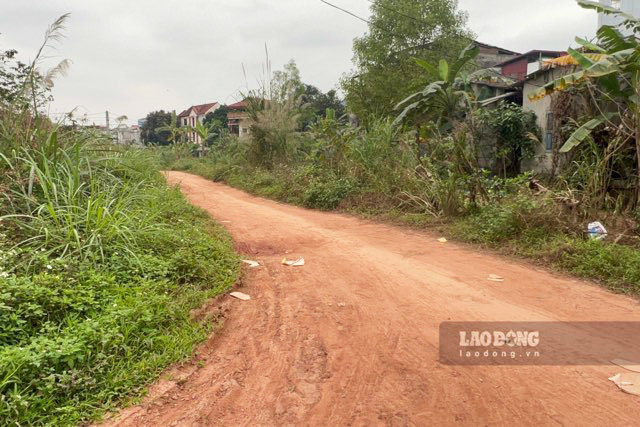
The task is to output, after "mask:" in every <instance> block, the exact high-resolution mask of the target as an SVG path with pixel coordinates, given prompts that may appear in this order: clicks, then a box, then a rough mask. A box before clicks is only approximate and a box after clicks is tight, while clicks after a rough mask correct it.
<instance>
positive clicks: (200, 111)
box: [178, 102, 218, 117]
mask: <svg viewBox="0 0 640 427" xmlns="http://www.w3.org/2000/svg"><path fill="white" fill-rule="evenodd" d="M216 105H218V103H217V102H212V103H210V104H202V105H192V106H191V107H189V108H188V109H187V110H184V111H183V112H182V113H180V114H178V117H187V116H189V115H190V114H191V112H194V113H196V114H197V115H198V116H202V115H204V114H205V113H206V112H207V111H209V110H210V109H212V108H213V107H215V106H216Z"/></svg>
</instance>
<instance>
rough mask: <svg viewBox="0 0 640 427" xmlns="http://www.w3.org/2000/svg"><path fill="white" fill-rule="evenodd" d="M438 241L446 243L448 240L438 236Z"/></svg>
mask: <svg viewBox="0 0 640 427" xmlns="http://www.w3.org/2000/svg"><path fill="white" fill-rule="evenodd" d="M438 242H440V243H447V242H448V240H447V239H445V238H444V237H441V238H439V239H438Z"/></svg>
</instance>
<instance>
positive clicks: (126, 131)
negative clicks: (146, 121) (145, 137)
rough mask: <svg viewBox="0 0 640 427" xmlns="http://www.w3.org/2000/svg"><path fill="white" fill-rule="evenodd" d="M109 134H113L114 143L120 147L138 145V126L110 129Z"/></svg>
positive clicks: (139, 139) (139, 141) (121, 126)
mask: <svg viewBox="0 0 640 427" xmlns="http://www.w3.org/2000/svg"><path fill="white" fill-rule="evenodd" d="M110 133H111V134H114V133H115V142H116V143H117V144H120V145H140V144H141V143H142V142H141V141H142V140H141V138H140V126H138V125H132V126H127V125H124V124H123V125H120V126H118V127H117V128H115V129H112V130H111V132H110Z"/></svg>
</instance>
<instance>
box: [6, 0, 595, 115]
mask: <svg viewBox="0 0 640 427" xmlns="http://www.w3.org/2000/svg"><path fill="white" fill-rule="evenodd" d="M332 1H333V2H334V3H336V4H339V5H340V6H342V7H344V8H346V9H349V10H351V11H353V12H354V13H356V14H358V15H360V16H363V17H367V16H368V13H369V12H368V10H369V3H368V2H367V1H366V0H332ZM4 3H6V4H3V6H2V7H3V13H2V16H0V28H2V34H1V35H0V49H3V48H5V49H6V48H16V49H18V50H19V51H20V53H21V54H22V58H25V59H26V58H28V57H29V55H33V53H34V52H35V50H36V48H37V46H38V44H39V42H40V41H41V39H42V34H43V33H44V30H45V28H46V26H47V25H48V24H49V23H50V22H52V21H53V20H54V19H55V18H56V17H58V16H59V15H61V14H63V13H66V12H70V13H71V18H70V19H69V21H68V30H67V33H66V34H67V39H66V40H65V41H64V42H63V44H62V45H61V47H60V48H59V49H58V51H57V52H56V54H55V55H56V58H52V60H51V63H54V61H55V60H59V59H61V58H70V59H71V60H73V62H74V63H73V66H72V68H71V72H70V74H69V76H68V77H66V78H61V79H60V80H59V81H58V83H57V86H56V88H55V89H54V96H55V99H56V100H55V102H54V104H53V106H52V111H55V112H61V111H69V110H71V109H73V108H74V107H76V106H82V107H83V108H82V109H81V110H80V111H87V112H89V113H96V115H95V116H92V117H96V119H98V121H99V120H102V121H103V119H102V116H101V115H100V114H98V113H101V112H103V111H104V110H109V111H111V112H112V114H113V116H117V115H122V114H125V115H127V116H129V118H130V119H132V121H134V120H135V119H137V118H141V117H144V116H145V115H146V113H147V112H149V111H151V110H155V109H160V108H163V109H165V110H172V109H175V110H181V109H183V108H185V107H188V106H190V105H192V104H197V103H204V102H210V101H220V102H232V101H234V100H235V99H236V98H237V97H238V96H239V91H240V90H242V89H245V90H246V84H247V82H248V84H249V85H250V86H255V83H256V81H257V80H259V79H260V78H261V77H262V69H263V64H264V62H265V50H264V46H265V44H266V45H268V48H269V55H270V59H271V62H272V64H273V68H274V69H278V68H280V67H281V66H282V65H283V64H285V63H286V62H287V61H288V60H289V59H291V58H293V59H295V60H296V61H297V63H298V66H299V68H300V70H301V73H302V77H303V80H304V81H306V82H308V83H311V84H314V85H316V86H318V87H320V88H321V89H323V90H325V91H326V90H328V89H331V88H334V87H335V86H336V85H337V83H338V80H339V78H340V76H341V75H342V74H343V73H345V72H347V71H349V70H350V69H351V67H352V65H351V57H352V51H351V44H352V41H353V39H354V38H355V37H358V36H360V35H362V34H363V33H364V32H365V31H366V24H364V23H363V22H360V21H358V20H356V19H355V18H353V17H351V16H348V15H346V14H344V13H342V12H340V11H338V10H335V9H332V8H330V7H328V6H326V5H324V4H323V3H321V2H320V1H319V0H232V1H230V0H225V1H222V0H208V1H207V0H190V1H178V0H168V1H167V0H163V1H158V0H136V1H130V0H129V1H127V0H104V1H100V2H96V1H86V0H47V1H39V0H21V1H20V2H9V1H8V0H5V1H4ZM488 4H490V5H488ZM460 7H461V8H462V9H466V10H468V11H469V14H470V20H469V24H470V27H471V29H472V30H473V31H474V32H475V33H476V34H477V35H478V38H479V40H481V41H483V42H485V43H490V44H495V45H499V46H503V47H505V48H508V49H512V50H517V51H523V52H524V51H527V50H531V49H565V48H566V47H567V46H568V45H569V44H570V43H571V42H572V40H573V37H574V36H575V35H583V36H584V35H587V36H589V35H592V34H593V33H594V32H595V26H596V17H595V15H594V14H593V13H592V12H588V11H583V10H581V9H580V8H579V7H578V6H577V5H576V4H575V2H574V0H536V1H525V0H516V1H513V0H511V1H508V0H491V1H490V2H488V1H478V0H460ZM243 65H244V68H245V70H246V71H247V81H245V77H244V75H243V72H242V66H243Z"/></svg>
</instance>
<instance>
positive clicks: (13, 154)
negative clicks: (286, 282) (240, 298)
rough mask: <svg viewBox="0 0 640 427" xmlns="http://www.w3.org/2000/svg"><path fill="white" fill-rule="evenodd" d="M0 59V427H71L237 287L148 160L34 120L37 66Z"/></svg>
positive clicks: (45, 84) (125, 396)
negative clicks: (195, 314) (207, 304)
mask: <svg viewBox="0 0 640 427" xmlns="http://www.w3.org/2000/svg"><path fill="white" fill-rule="evenodd" d="M65 19H66V16H64V17H62V18H60V19H59V20H57V21H56V22H55V23H54V24H53V25H52V26H51V27H50V28H49V30H48V31H47V34H46V37H45V42H44V43H43V45H42V49H41V51H40V52H39V53H38V56H36V59H35V60H34V61H33V63H31V64H21V63H16V62H15V59H14V57H15V51H7V52H3V53H0V194H1V196H0V425H16V426H18V425H21V426H24V425H75V424H78V423H81V422H85V421H88V420H93V419H96V418H98V417H100V415H101V414H102V413H103V412H104V411H106V410H109V409H112V408H114V407H117V406H118V405H121V404H122V403H124V402H126V401H127V400H129V399H131V398H134V397H136V396H139V395H140V394H141V393H142V392H143V390H144V387H145V386H146V385H147V384H148V383H149V382H150V381H152V380H153V379H155V378H156V377H157V376H158V375H159V373H160V372H161V371H162V370H163V369H164V368H166V367H167V366H168V365H169V364H171V363H173V362H177V361H180V360H184V359H185V358H187V357H189V356H190V355H191V354H192V351H193V349H194V346H195V345H196V344H197V343H199V342H201V341H202V340H204V339H205V338H206V337H207V334H208V332H209V331H210V330H211V328H212V326H213V325H214V324H215V322H216V321H217V320H216V319H209V318H208V319H204V320H203V321H199V322H197V321H195V320H194V319H192V317H191V310H193V309H195V308H198V307H200V306H201V305H202V304H203V303H204V301H205V300H206V299H207V298H211V297H214V296H216V295H219V294H220V293H222V292H224V291H225V290H227V289H228V288H229V287H230V286H232V285H233V283H234V282H235V280H236V278H237V275H238V271H239V266H238V260H237V258H236V255H235V253H234V251H233V249H232V244H231V241H230V239H229V237H228V236H227V234H226V233H225V232H224V231H223V229H222V228H220V227H218V226H217V225H215V224H214V223H212V222H211V221H210V220H209V218H208V216H207V215H206V214H204V213H203V212H201V211H199V210H197V209H195V208H193V207H191V206H190V205H189V204H188V203H187V202H186V201H185V199H184V198H183V197H182V195H181V194H180V192H179V191H178V190H176V189H170V188H169V187H168V186H167V185H166V183H165V181H164V178H163V177H162V175H161V174H160V172H159V165H158V164H157V162H156V160H155V158H154V157H152V156H150V155H149V153H148V152H145V151H144V150H122V149H116V148H114V147H113V145H111V144H110V141H109V140H108V138H106V137H105V136H104V135H103V134H99V133H97V132H95V131H92V130H88V129H84V128H79V127H75V126H63V125H61V124H57V123H53V122H51V121H50V120H49V119H48V118H47V117H46V116H44V115H42V113H40V111H42V110H43V109H44V108H45V106H46V104H47V103H48V101H49V99H50V91H49V89H50V88H51V86H52V84H53V79H54V77H55V76H56V75H57V74H60V73H62V72H64V69H65V68H66V66H67V65H68V64H67V62H66V61H65V62H62V63H61V64H60V65H58V66H57V67H54V68H53V69H52V70H51V71H49V72H43V71H40V70H39V68H40V65H41V61H40V58H41V57H42V55H43V52H46V51H47V50H48V49H50V47H51V46H50V45H51V44H52V43H55V41H56V40H58V39H59V38H60V36H61V31H62V30H63V25H64V22H65Z"/></svg>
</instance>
